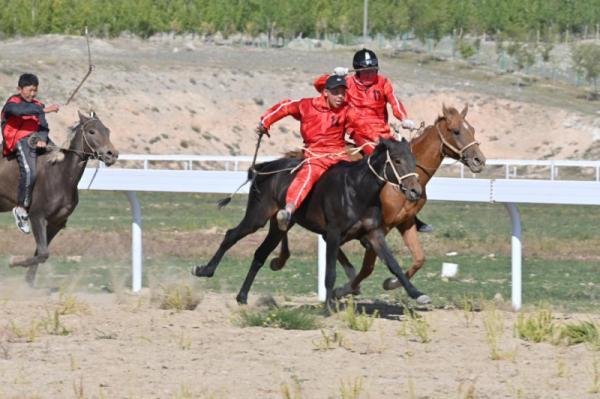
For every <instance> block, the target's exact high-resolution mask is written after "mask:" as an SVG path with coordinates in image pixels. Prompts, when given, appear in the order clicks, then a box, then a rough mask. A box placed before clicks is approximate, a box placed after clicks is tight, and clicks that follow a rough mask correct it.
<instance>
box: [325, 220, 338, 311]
mask: <svg viewBox="0 0 600 399" xmlns="http://www.w3.org/2000/svg"><path fill="white" fill-rule="evenodd" d="M325 242H326V243H327V250H326V251H325V254H326V255H325V265H326V266H325V290H326V292H327V295H326V299H325V305H326V306H327V308H328V309H329V310H332V309H334V305H335V298H334V295H333V286H334V285H335V266H336V260H337V257H338V252H339V249H340V244H341V235H340V233H339V232H337V231H335V230H328V231H327V237H326V238H325Z"/></svg>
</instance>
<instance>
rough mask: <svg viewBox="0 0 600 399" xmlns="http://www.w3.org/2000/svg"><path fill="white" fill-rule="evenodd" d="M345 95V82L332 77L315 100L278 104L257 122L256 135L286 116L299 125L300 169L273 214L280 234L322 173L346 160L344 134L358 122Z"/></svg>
mask: <svg viewBox="0 0 600 399" xmlns="http://www.w3.org/2000/svg"><path fill="white" fill-rule="evenodd" d="M345 95H346V80H345V79H344V78H343V77H340V76H337V75H332V76H330V77H329V78H328V79H327V80H326V82H325V88H324V90H323V92H322V93H321V95H320V96H319V97H315V98H303V99H301V100H296V101H290V100H284V101H281V102H280V103H278V104H276V105H275V106H273V107H271V108H270V109H268V110H267V111H266V112H265V113H264V114H263V115H262V117H261V119H260V123H259V125H258V129H257V131H258V133H259V134H267V133H268V131H269V128H270V127H271V125H273V123H275V122H277V121H278V120H280V119H282V118H284V117H286V116H292V117H294V118H295V119H297V120H299V121H300V133H301V134H302V139H303V140H304V145H305V147H304V160H303V164H302V167H301V168H300V170H299V171H298V173H297V174H296V176H295V177H294V180H293V181H292V183H291V184H290V186H289V188H288V191H287V194H286V199H285V202H286V205H285V208H284V209H281V210H280V211H279V212H278V213H277V222H278V225H279V228H280V229H281V230H287V227H288V224H289V222H290V219H291V217H292V214H293V213H294V211H295V210H296V209H298V207H300V204H302V201H304V199H305V198H306V196H307V195H308V193H309V192H310V190H311V188H312V187H313V186H314V185H315V183H316V182H317V180H319V178H320V177H321V176H322V175H323V173H325V171H326V170H327V169H329V168H330V167H331V166H333V165H335V164H336V163H338V162H340V161H343V160H349V158H348V155H347V154H346V143H345V140H344V133H345V131H346V130H347V129H349V128H351V129H356V128H360V125H359V124H360V121H359V119H358V117H357V114H356V112H355V110H354V109H353V108H352V107H350V106H348V105H347V104H346V102H345V100H344V98H345Z"/></svg>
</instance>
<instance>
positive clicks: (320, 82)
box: [313, 73, 331, 93]
mask: <svg viewBox="0 0 600 399" xmlns="http://www.w3.org/2000/svg"><path fill="white" fill-rule="evenodd" d="M329 76H331V75H329V74H327V73H326V74H325V75H322V76H319V77H318V78H316V79H315V81H314V82H313V86H315V89H316V90H317V91H318V92H319V93H321V92H322V91H323V90H325V82H327V78H329Z"/></svg>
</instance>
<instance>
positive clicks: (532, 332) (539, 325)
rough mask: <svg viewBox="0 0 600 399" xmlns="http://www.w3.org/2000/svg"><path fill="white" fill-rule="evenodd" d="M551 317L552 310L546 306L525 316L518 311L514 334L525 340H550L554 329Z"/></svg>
mask: <svg viewBox="0 0 600 399" xmlns="http://www.w3.org/2000/svg"><path fill="white" fill-rule="evenodd" d="M552 318H553V317H552V312H550V310H549V309H547V308H542V309H540V310H538V311H537V312H535V313H534V314H532V315H531V316H529V317H527V318H526V317H525V315H524V314H523V313H519V317H518V318H517V322H516V324H515V334H516V336H517V337H518V338H521V339H524V340H525V341H531V342H536V343H537V342H543V341H551V340H552V339H553V335H554V333H555V330H556V328H555V324H554V323H553V322H552Z"/></svg>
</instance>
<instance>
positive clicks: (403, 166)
mask: <svg viewBox="0 0 600 399" xmlns="http://www.w3.org/2000/svg"><path fill="white" fill-rule="evenodd" d="M297 165H298V160H294V159H286V158H283V159H278V160H276V161H273V162H267V163H264V164H259V165H256V170H258V173H259V174H258V176H256V179H253V183H252V186H251V188H250V195H249V196H248V205H247V207H246V214H245V215H244V218H243V219H242V221H241V222H240V224H239V225H238V226H237V227H235V228H233V229H230V230H228V231H227V233H226V234H225V238H224V239H223V241H222V242H221V245H220V246H219V248H218V249H217V251H216V253H215V254H214V256H213V257H212V258H211V259H210V260H209V262H208V264H206V265H203V266H200V265H199V266H195V267H194V268H193V269H192V274H194V275H195V276H198V277H212V276H213V274H214V273H215V271H216V269H217V267H218V265H219V263H220V261H221V259H222V257H223V255H224V254H225V252H226V251H227V250H229V248H231V247H232V246H233V245H235V243H237V242H238V241H239V240H240V239H242V238H243V237H245V236H247V235H248V234H251V233H253V232H255V231H256V230H258V229H259V228H260V227H262V226H264V225H265V224H266V223H267V222H268V221H269V220H270V226H269V233H268V234H267V237H266V238H265V239H264V241H263V243H262V244H261V245H260V246H259V247H258V248H257V250H256V252H255V254H254V259H253V261H252V264H251V266H250V270H249V271H248V274H247V275H246V279H245V280H244V284H243V285H242V288H241V289H240V292H239V293H238V296H237V301H238V302H239V303H246V301H247V297H248V291H249V290H250V287H251V286H252V283H253V281H254V278H255V277H256V274H257V273H258V271H259V270H260V269H261V267H262V266H263V264H264V262H265V260H266V259H267V257H268V256H269V254H270V253H271V251H273V250H274V249H275V248H276V247H277V245H278V244H279V242H280V241H281V239H282V237H283V236H284V232H282V231H281V230H279V228H278V227H277V222H276V220H275V214H276V213H277V210H278V209H281V207H283V206H284V204H285V193H286V191H287V188H288V186H289V184H290V182H291V180H292V179H293V175H291V174H290V173H281V172H279V173H273V174H269V171H280V170H282V169H287V168H290V169H293V168H294V167H295V166H297ZM415 168H416V163H415V158H414V156H413V154H412V153H411V151H410V148H409V145H408V142H407V141H405V140H404V139H403V140H402V141H395V140H381V141H380V142H379V144H378V145H377V147H376V148H375V151H374V152H373V154H371V155H370V156H369V157H367V158H364V159H362V160H360V161H356V162H340V163H338V164H336V165H334V166H332V167H331V168H330V169H329V170H327V172H325V174H324V175H323V177H321V179H320V180H319V181H318V182H317V184H316V185H315V187H314V188H313V189H312V191H311V193H310V195H309V196H308V197H307V199H306V200H305V202H304V203H303V204H302V206H300V208H299V209H298V210H297V211H296V212H295V213H294V216H293V218H292V223H298V224H300V225H301V226H303V227H304V228H306V229H309V230H311V231H313V232H315V233H317V234H321V235H322V236H323V238H325V240H326V242H327V255H326V257H327V268H326V272H325V287H326V289H327V304H328V305H330V306H331V305H332V301H333V288H334V283H335V263H336V259H337V255H338V249H339V247H340V245H341V244H343V243H344V242H347V241H350V240H352V239H360V240H361V243H363V245H365V246H366V247H368V248H370V250H372V251H373V252H374V253H376V254H377V256H379V257H380V258H381V259H382V260H383V261H384V263H385V264H386V265H387V266H388V268H389V270H390V272H392V273H393V274H394V275H395V276H396V277H397V278H398V280H400V281H402V282H403V283H404V288H405V290H406V292H407V293H408V295H409V296H410V297H411V298H413V299H416V300H417V302H419V303H428V302H429V301H430V299H429V297H427V296H426V295H424V294H422V293H421V292H420V291H419V290H417V289H416V288H415V287H414V286H413V285H412V284H411V283H410V281H409V280H408V279H407V278H406V276H405V275H404V273H403V272H402V269H401V268H400V265H399V264H398V262H397V261H396V260H395V258H394V257H393V255H392V254H391V252H390V249H389V248H388V246H387V244H386V242H385V231H384V229H383V225H382V222H381V220H382V219H381V202H380V200H379V197H380V191H381V189H382V188H383V186H384V185H385V184H390V183H391V184H393V185H394V187H395V189H397V190H400V191H402V192H404V193H405V195H406V198H407V199H408V200H411V201H416V200H417V199H418V198H419V196H420V194H421V186H420V185H419V183H418V182H417V179H416V173H415ZM254 173H255V171H253V170H250V171H249V179H251V178H252V175H253V174H254ZM386 182H388V183H386Z"/></svg>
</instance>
